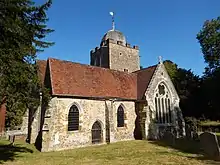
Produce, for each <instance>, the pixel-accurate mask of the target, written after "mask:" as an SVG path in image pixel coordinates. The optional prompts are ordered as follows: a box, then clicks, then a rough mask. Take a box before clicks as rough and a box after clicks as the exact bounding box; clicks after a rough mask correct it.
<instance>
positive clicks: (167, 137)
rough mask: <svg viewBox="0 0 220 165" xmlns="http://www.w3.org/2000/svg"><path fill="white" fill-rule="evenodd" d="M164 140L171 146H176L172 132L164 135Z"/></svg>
mask: <svg viewBox="0 0 220 165" xmlns="http://www.w3.org/2000/svg"><path fill="white" fill-rule="evenodd" d="M162 140H163V141H165V142H166V143H168V144H169V145H174V144H175V135H174V134H173V133H172V132H170V131H166V132H165V133H164V135H163V138H162Z"/></svg>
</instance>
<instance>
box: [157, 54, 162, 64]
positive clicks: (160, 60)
mask: <svg viewBox="0 0 220 165" xmlns="http://www.w3.org/2000/svg"><path fill="white" fill-rule="evenodd" d="M158 59H159V63H160V64H162V63H163V58H162V56H159V57H158Z"/></svg>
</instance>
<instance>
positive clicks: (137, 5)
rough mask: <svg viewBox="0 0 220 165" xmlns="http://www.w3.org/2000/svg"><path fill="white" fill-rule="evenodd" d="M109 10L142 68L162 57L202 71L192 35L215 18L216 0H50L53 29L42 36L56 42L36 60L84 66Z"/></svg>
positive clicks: (107, 24) (219, 0)
mask: <svg viewBox="0 0 220 165" xmlns="http://www.w3.org/2000/svg"><path fill="white" fill-rule="evenodd" d="M38 2H39V3H42V2H45V0H38ZM110 11H114V12H115V22H116V29H117V30H120V31H121V32H123V33H124V35H125V36H126V38H127V42H128V43H130V44H131V45H138V46H139V48H140V56H141V59H140V60H141V65H142V66H144V67H147V66H149V65H154V64H155V63H157V62H158V56H162V57H163V59H164V60H166V59H169V60H171V61H173V62H175V63H177V64H178V66H179V67H183V68H186V69H192V71H193V72H194V73H195V74H199V75H201V74H202V72H203V71H204V67H205V63H204V59H203V56H202V53H201V50H200V45H199V44H198V41H197V40H196V34H197V33H198V32H199V30H200V29H201V28H202V25H203V23H204V21H205V20H207V19H212V18H217V16H220V0H62V1H61V0H54V2H53V5H52V7H51V8H50V9H49V11H48V17H49V19H50V20H49V22H48V26H49V27H50V28H53V29H54V30H55V32H54V33H52V34H50V35H49V36H48V37H47V40H49V41H54V42H55V45H54V46H52V47H50V48H48V49H46V50H45V51H44V52H43V53H40V54H39V55H38V58H39V59H47V58H48V57H53V58H58V59H63V60H69V61H74V62H79V63H83V64H89V62H90V50H91V49H93V48H95V47H96V46H99V44H100V41H101V38H102V36H103V35H104V34H105V33H106V32H107V31H108V30H110V29H111V16H110V15H109V12H110Z"/></svg>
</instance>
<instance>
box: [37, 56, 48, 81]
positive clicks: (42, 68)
mask: <svg viewBox="0 0 220 165" xmlns="http://www.w3.org/2000/svg"><path fill="white" fill-rule="evenodd" d="M37 66H38V76H39V78H40V81H41V83H42V84H44V78H45V73H46V67H47V61H46V60H37Z"/></svg>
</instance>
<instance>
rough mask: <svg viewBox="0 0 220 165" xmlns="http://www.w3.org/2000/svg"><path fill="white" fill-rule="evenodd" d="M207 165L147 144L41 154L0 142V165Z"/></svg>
mask: <svg viewBox="0 0 220 165" xmlns="http://www.w3.org/2000/svg"><path fill="white" fill-rule="evenodd" d="M185 148H186V146H185ZM207 163H208V162H207V160H205V159H202V158H201V157H200V156H199V155H196V154H190V153H187V152H183V151H179V150H175V149H172V148H169V147H164V146H162V145H158V144H154V143H153V142H148V141H127V142H117V143H112V144H109V145H101V146H91V147H85V148H78V149H73V150H65V151H58V152H48V153H41V152H39V151H37V150H36V149H35V148H34V146H33V145H30V144H24V143H19V142H16V143H15V146H14V147H12V146H9V142H8V141H3V140H1V141H0V164H6V165H32V164H33V165H81V164H82V165H142V164H143V165H148V164H149V165H165V164H176V165H181V164H189V165H199V164H207ZM218 163H219V162H218ZM218 163H217V164H218ZM208 164H209V163H208Z"/></svg>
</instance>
